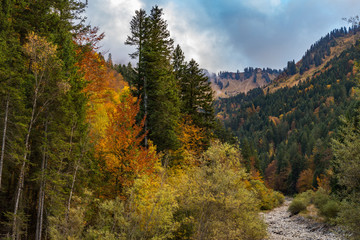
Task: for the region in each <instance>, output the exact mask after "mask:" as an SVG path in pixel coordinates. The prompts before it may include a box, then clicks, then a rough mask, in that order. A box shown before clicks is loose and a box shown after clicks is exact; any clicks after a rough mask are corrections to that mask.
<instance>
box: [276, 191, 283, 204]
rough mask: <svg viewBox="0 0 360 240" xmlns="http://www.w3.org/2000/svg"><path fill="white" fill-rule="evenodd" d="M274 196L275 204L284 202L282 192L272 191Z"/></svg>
mask: <svg viewBox="0 0 360 240" xmlns="http://www.w3.org/2000/svg"><path fill="white" fill-rule="evenodd" d="M274 198H275V200H276V205H277V206H280V205H281V204H283V203H284V201H285V197H284V195H283V194H282V193H280V192H276V191H274Z"/></svg>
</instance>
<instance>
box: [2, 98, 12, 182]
mask: <svg viewBox="0 0 360 240" xmlns="http://www.w3.org/2000/svg"><path fill="white" fill-rule="evenodd" d="M9 102H10V99H9V96H7V99H6V107H5V118H4V131H3V137H2V145H1V158H0V189H1V179H2V169H3V164H4V153H5V142H6V130H7V122H8V113H9Z"/></svg>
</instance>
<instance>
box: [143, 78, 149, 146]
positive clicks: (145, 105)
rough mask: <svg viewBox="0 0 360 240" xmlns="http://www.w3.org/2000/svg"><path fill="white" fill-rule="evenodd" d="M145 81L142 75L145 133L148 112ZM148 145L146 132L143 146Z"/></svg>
mask: <svg viewBox="0 0 360 240" xmlns="http://www.w3.org/2000/svg"><path fill="white" fill-rule="evenodd" d="M146 84H147V82H146V77H144V111H145V125H144V130H145V133H146V132H147V130H148V125H147V122H148V121H147V114H148V111H147V107H148V102H147V100H148V95H147V91H146V88H147V86H146ZM147 146H148V141H147V134H145V147H147Z"/></svg>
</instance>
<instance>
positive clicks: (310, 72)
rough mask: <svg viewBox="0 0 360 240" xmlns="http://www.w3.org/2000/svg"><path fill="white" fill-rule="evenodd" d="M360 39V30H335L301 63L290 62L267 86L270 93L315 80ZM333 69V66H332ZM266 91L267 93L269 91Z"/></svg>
mask: <svg viewBox="0 0 360 240" xmlns="http://www.w3.org/2000/svg"><path fill="white" fill-rule="evenodd" d="M359 39H360V28H359V27H358V26H355V27H353V28H349V29H346V28H344V27H343V28H340V29H335V30H333V31H332V32H330V33H328V34H327V35H326V36H324V37H322V38H321V39H320V40H318V41H317V42H316V43H314V44H313V45H312V46H311V47H310V49H309V50H307V51H306V53H305V54H304V56H303V57H302V58H301V60H300V61H299V62H297V63H296V64H295V62H294V61H289V62H288V64H287V67H286V68H284V71H283V72H282V74H280V75H279V76H278V77H277V78H276V79H274V81H273V82H272V83H271V84H269V85H268V86H267V89H268V90H269V92H275V91H277V90H278V89H281V88H283V87H293V86H295V85H297V84H299V83H300V82H302V81H306V80H307V79H308V78H313V77H315V76H316V75H319V74H320V72H321V71H322V72H323V71H325V70H326V69H325V66H326V65H327V63H329V61H331V60H332V59H333V58H334V57H338V56H339V55H340V54H341V53H342V52H344V51H345V50H347V49H349V48H351V47H352V46H354V45H355V44H356V42H357V40H359ZM330 67H331V66H330ZM267 89H266V91H267Z"/></svg>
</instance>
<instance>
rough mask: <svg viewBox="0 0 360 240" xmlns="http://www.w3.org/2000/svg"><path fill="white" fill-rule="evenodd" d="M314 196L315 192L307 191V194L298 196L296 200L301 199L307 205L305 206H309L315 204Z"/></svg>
mask: <svg viewBox="0 0 360 240" xmlns="http://www.w3.org/2000/svg"><path fill="white" fill-rule="evenodd" d="M314 194H315V193H314V191H313V190H307V191H306V192H303V193H300V194H299V195H297V196H296V199H301V201H302V202H303V203H304V204H305V206H307V205H309V204H310V203H312V202H313V199H314Z"/></svg>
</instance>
